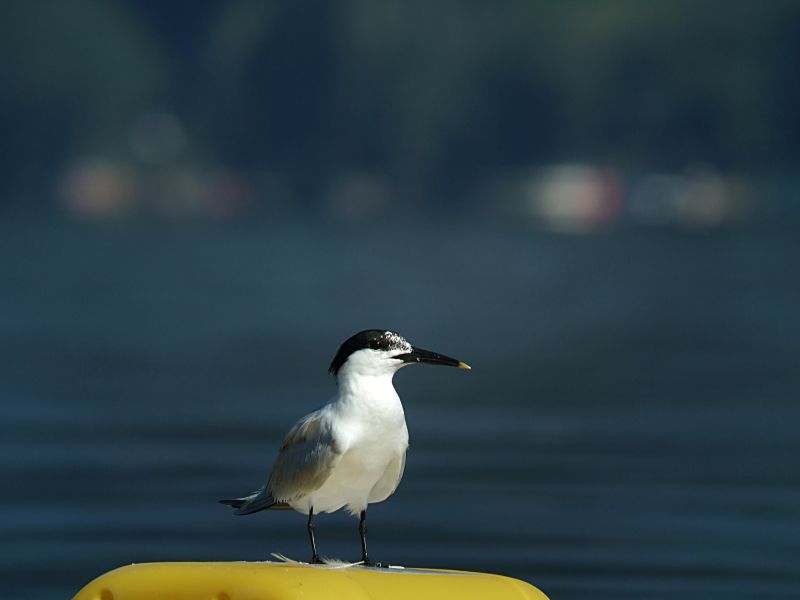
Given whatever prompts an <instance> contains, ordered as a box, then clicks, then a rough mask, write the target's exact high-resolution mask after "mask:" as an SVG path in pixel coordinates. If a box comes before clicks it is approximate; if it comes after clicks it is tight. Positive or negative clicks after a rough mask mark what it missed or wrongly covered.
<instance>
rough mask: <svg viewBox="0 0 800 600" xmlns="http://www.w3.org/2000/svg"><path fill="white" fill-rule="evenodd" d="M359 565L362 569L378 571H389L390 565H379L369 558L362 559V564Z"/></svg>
mask: <svg viewBox="0 0 800 600" xmlns="http://www.w3.org/2000/svg"><path fill="white" fill-rule="evenodd" d="M358 564H360V565H361V566H362V567H374V568H376V569H388V568H389V565H385V564H383V563H379V562H372V561H371V560H369V559H368V558H362V559H361V562H360V563H358Z"/></svg>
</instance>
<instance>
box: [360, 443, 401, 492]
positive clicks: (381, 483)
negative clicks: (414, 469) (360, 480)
mask: <svg viewBox="0 0 800 600" xmlns="http://www.w3.org/2000/svg"><path fill="white" fill-rule="evenodd" d="M405 469H406V453H405V451H403V452H402V453H401V454H400V455H399V456H397V457H395V458H394V459H393V460H391V461H390V462H389V464H388V465H386V470H385V471H384V472H383V477H381V478H380V479H379V480H378V483H376V484H375V485H374V486H373V488H372V490H371V491H370V493H369V498H368V499H367V500H368V501H369V502H382V501H384V500H386V499H387V498H388V497H389V496H391V495H392V494H393V493H394V491H395V490H396V489H397V486H398V485H400V480H401V479H402V478H403V471H405Z"/></svg>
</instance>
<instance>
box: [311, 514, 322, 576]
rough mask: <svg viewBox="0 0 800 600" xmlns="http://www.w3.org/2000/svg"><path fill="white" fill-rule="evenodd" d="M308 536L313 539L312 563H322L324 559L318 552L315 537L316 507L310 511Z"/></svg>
mask: <svg viewBox="0 0 800 600" xmlns="http://www.w3.org/2000/svg"><path fill="white" fill-rule="evenodd" d="M308 537H309V539H310V540H311V564H312V565H321V564H322V561H321V560H320V558H319V554H317V540H316V539H314V507H313V506H312V507H311V508H310V509H309V511H308Z"/></svg>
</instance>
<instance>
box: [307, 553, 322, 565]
mask: <svg viewBox="0 0 800 600" xmlns="http://www.w3.org/2000/svg"><path fill="white" fill-rule="evenodd" d="M310 564H312V565H324V564H325V562H324V561H323V560H322V559H321V558H320V557H319V555H318V554H315V555H314V556H312V557H311V562H310Z"/></svg>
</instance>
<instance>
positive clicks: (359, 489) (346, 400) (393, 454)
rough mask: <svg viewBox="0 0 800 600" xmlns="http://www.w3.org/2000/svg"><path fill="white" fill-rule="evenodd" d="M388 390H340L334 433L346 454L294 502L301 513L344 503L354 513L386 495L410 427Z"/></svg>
mask: <svg viewBox="0 0 800 600" xmlns="http://www.w3.org/2000/svg"><path fill="white" fill-rule="evenodd" d="M388 383H389V386H388V389H387V388H386V386H381V387H380V388H379V389H363V388H362V389H359V390H357V393H356V394H355V395H353V394H350V395H342V396H340V397H339V398H338V399H337V401H336V402H335V403H334V405H333V406H331V408H332V418H333V433H334V437H335V439H336V442H337V445H339V447H340V448H341V451H342V457H341V459H340V460H339V461H338V463H337V464H336V466H335V468H333V469H332V471H331V474H330V477H329V478H328V479H327V480H326V481H325V483H324V484H323V485H322V487H320V488H319V489H318V490H315V491H314V492H312V493H311V494H309V495H308V496H307V497H305V498H303V499H302V500H301V501H298V502H295V503H293V504H292V507H293V508H295V509H296V510H298V511H300V512H304V513H305V512H308V510H309V509H310V508H312V507H313V509H314V512H315V513H320V512H333V511H335V510H338V509H340V508H342V507H343V506H346V507H347V509H348V511H350V512H351V513H352V514H358V513H360V512H361V511H362V510H365V509H366V507H367V504H368V503H370V502H380V501H382V500H385V499H386V498H387V497H388V496H390V495H391V493H392V492H394V489H395V488H396V487H397V484H398V483H399V480H400V477H401V476H402V471H403V468H402V467H403V464H404V463H405V453H406V450H407V449H408V429H407V427H406V422H405V415H404V413H403V406H402V404H401V403H400V398H399V397H398V396H397V393H396V392H395V390H394V387H392V386H391V380H389V381H388Z"/></svg>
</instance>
